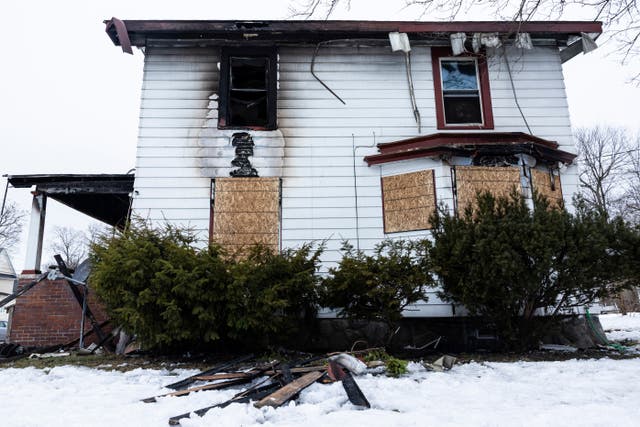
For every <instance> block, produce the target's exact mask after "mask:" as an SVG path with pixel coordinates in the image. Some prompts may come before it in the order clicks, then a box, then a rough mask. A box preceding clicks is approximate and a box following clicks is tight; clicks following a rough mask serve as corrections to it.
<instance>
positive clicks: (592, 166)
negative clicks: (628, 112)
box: [575, 127, 630, 214]
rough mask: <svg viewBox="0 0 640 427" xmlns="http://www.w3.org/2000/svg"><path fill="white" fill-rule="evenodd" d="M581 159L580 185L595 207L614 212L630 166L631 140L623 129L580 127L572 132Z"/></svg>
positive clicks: (587, 200)
mask: <svg viewBox="0 0 640 427" xmlns="http://www.w3.org/2000/svg"><path fill="white" fill-rule="evenodd" d="M575 139H576V144H577V146H578V153H579V161H580V185H581V187H582V189H583V191H582V194H583V197H584V199H585V201H586V202H587V203H588V204H589V205H590V206H592V207H593V208H594V209H598V210H600V211H601V212H604V213H608V214H616V213H618V212H615V208H616V206H617V205H618V204H619V202H620V199H621V197H623V188H624V186H623V185H622V181H623V179H624V175H625V171H626V170H627V168H628V166H629V160H630V159H629V148H630V142H629V138H628V135H627V133H626V131H625V130H624V129H621V128H611V127H595V128H580V129H577V130H576V132H575Z"/></svg>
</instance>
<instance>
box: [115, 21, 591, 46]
mask: <svg viewBox="0 0 640 427" xmlns="http://www.w3.org/2000/svg"><path fill="white" fill-rule="evenodd" d="M104 23H105V24H106V32H107V34H108V35H109V37H110V38H111V40H112V41H113V43H114V44H115V45H116V46H120V45H121V43H122V42H123V41H124V37H122V31H120V32H118V25H119V23H123V25H124V26H125V27H126V32H127V34H128V39H129V40H130V43H131V44H132V45H134V46H138V47H142V46H145V45H146V40H147V38H154V39H173V40H177V39H180V40H206V39H224V40H238V41H247V40H248V41H249V42H256V41H260V40H263V41H267V40H270V41H274V42H283V43H302V42H311V43H318V42H320V41H325V40H335V39H343V38H372V39H375V38H378V39H385V40H386V39H387V37H388V33H389V32H393V31H398V32H403V33H408V34H409V36H410V37H411V38H412V39H414V40H417V39H425V40H429V39H433V38H434V36H436V35H442V34H443V33H456V32H468V33H474V32H481V33H487V32H499V33H506V34H514V33H517V32H526V33H530V34H531V35H532V37H534V38H550V39H555V40H566V39H567V37H568V35H579V34H580V33H597V34H600V33H602V24H601V23H600V22H593V21H556V22H548V21H530V22H512V21H461V22H414V21H293V20H291V21H229V20H227V21H175V20H166V21H165V20H125V21H120V20H118V19H116V18H112V19H110V20H107V21H104Z"/></svg>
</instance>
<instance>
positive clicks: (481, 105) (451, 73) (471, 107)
mask: <svg viewBox="0 0 640 427" xmlns="http://www.w3.org/2000/svg"><path fill="white" fill-rule="evenodd" d="M431 56H432V65H433V74H434V79H433V80H434V89H435V95H436V116H437V120H438V129H468V128H481V129H492V128H493V115H492V112H491V98H490V93H489V77H488V71H487V64H486V60H485V59H484V58H483V57H481V56H476V55H460V56H455V57H454V56H452V55H451V52H450V51H449V50H448V49H443V48H432V51H431Z"/></svg>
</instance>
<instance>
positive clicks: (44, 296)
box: [9, 278, 108, 347]
mask: <svg viewBox="0 0 640 427" xmlns="http://www.w3.org/2000/svg"><path fill="white" fill-rule="evenodd" d="M32 280H33V279H31V278H24V279H23V278H21V279H20V282H19V285H18V286H23V285H26V284H28V283H30V282H31V281H32ZM88 304H89V307H90V308H91V311H92V312H93V314H94V316H95V317H96V319H97V320H98V322H99V323H101V322H103V321H104V320H106V319H107V318H108V316H107V315H106V313H105V311H104V308H103V307H102V305H101V304H100V303H99V302H98V301H97V300H96V296H95V295H94V294H92V293H91V292H89V300H88ZM81 316H82V309H81V307H80V304H78V302H77V301H76V299H75V297H74V296H73V293H72V292H71V289H69V285H68V284H67V282H66V281H64V280H55V281H49V280H43V281H42V282H40V283H38V284H37V285H36V286H34V287H33V288H31V290H29V291H27V293H25V294H24V295H22V296H20V297H19V298H18V299H17V300H16V304H15V307H14V309H13V316H12V319H11V330H10V332H9V342H12V343H18V344H21V345H24V346H27V347H31V346H37V347H40V346H50V345H57V344H64V343H68V342H70V341H73V340H74V339H77V338H79V337H80V318H81ZM89 330H91V323H90V322H89V320H88V319H85V331H89ZM95 341H96V338H95V336H94V334H91V335H90V336H88V337H87V338H85V346H86V345H88V344H89V343H91V342H95Z"/></svg>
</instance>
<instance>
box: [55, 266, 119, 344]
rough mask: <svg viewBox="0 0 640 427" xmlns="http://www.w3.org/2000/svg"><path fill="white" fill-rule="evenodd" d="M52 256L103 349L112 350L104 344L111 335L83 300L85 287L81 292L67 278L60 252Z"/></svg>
mask: <svg viewBox="0 0 640 427" xmlns="http://www.w3.org/2000/svg"><path fill="white" fill-rule="evenodd" d="M53 258H54V259H55V260H56V263H57V264H58V269H59V270H60V273H62V275H63V276H65V281H66V282H67V285H68V286H69V289H71V293H72V294H73V296H74V297H75V298H76V301H78V304H80V307H81V308H83V310H84V317H86V318H87V319H89V323H91V329H92V330H93V332H95V333H96V336H97V337H98V338H99V339H100V343H101V346H102V347H104V349H105V350H108V351H113V350H114V349H113V348H109V347H107V346H106V345H105V344H106V343H107V341H108V339H109V338H110V337H111V335H108V334H105V333H104V331H103V330H102V328H101V327H100V324H99V323H98V321H97V320H96V317H95V316H94V314H93V311H91V308H89V305H88V304H87V303H86V301H84V299H85V298H86V292H87V289H86V288H85V291H84V292H85V293H84V294H83V293H81V292H80V290H79V289H78V286H77V285H76V284H75V283H73V282H72V281H71V280H69V278H70V277H71V271H69V268H68V267H67V264H66V263H65V262H64V260H63V259H62V257H61V256H60V254H56V255H54V256H53ZM83 301H84V302H83Z"/></svg>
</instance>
